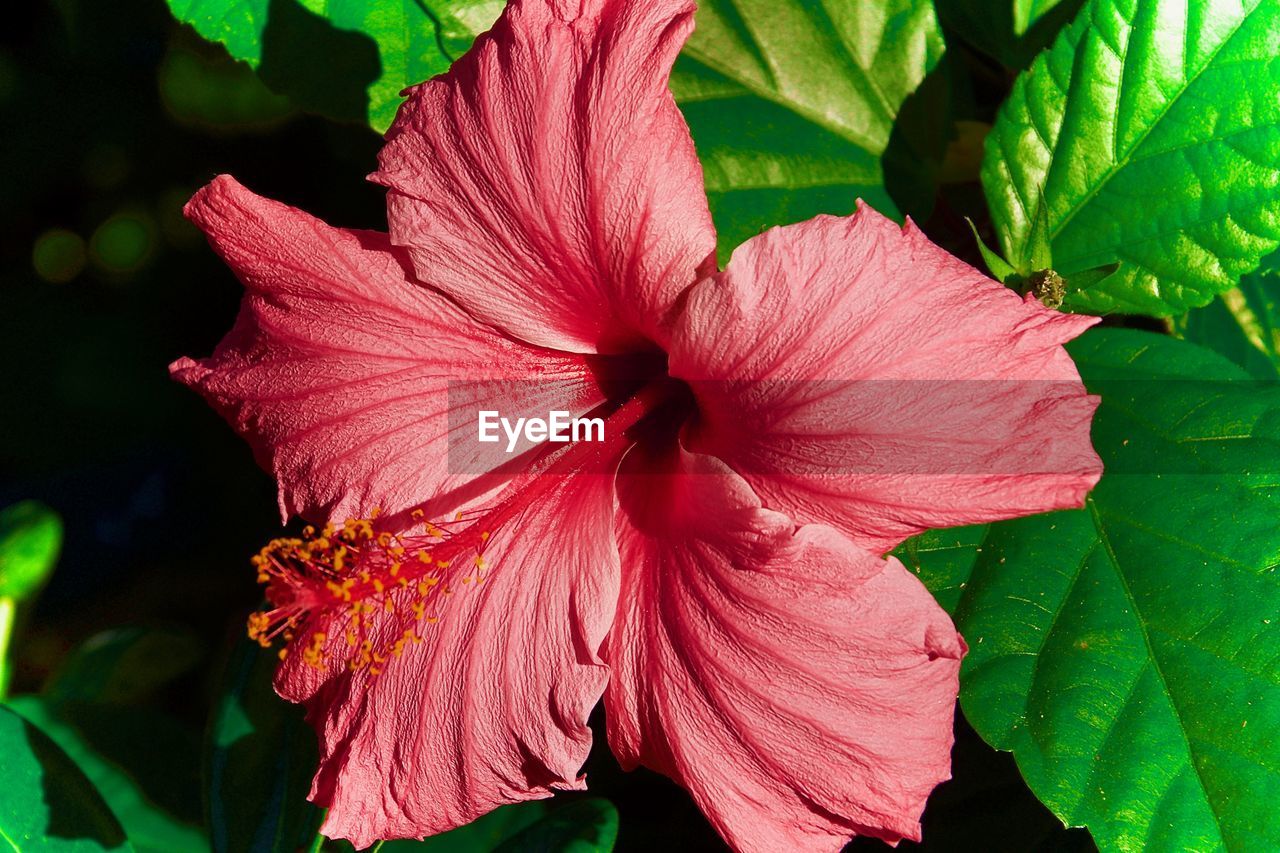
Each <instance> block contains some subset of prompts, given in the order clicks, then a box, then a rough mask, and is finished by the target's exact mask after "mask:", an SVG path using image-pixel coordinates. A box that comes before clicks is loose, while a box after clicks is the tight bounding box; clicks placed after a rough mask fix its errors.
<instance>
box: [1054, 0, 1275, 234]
mask: <svg viewBox="0 0 1280 853" xmlns="http://www.w3.org/2000/svg"><path fill="white" fill-rule="evenodd" d="M1261 3H1262V0H1256V2H1255V3H1254V5H1253V6H1252V7H1251V8H1250V9H1249V10H1248V11H1246V12H1245V13H1244V14H1243V15H1241V16H1240V21H1239V23H1238V24H1237V25H1236V26H1235V27H1233V28H1232V30H1231V32H1230V33H1229V34H1228V35H1227V36H1226V37H1225V38H1223V40H1222V42H1221V43H1220V44H1219V45H1218V46H1217V47H1216V48H1215V49H1214V50H1213V52H1212V53H1211V54H1209V56H1208V57H1206V59H1205V61H1204V64H1203V65H1202V66H1201V67H1200V68H1199V69H1198V70H1197V71H1196V72H1195V74H1194V75H1192V76H1191V77H1190V78H1188V79H1187V81H1186V83H1185V84H1184V85H1183V86H1182V87H1181V88H1180V89H1179V90H1178V92H1177V93H1176V94H1175V95H1174V96H1173V97H1172V98H1170V99H1169V102H1168V103H1167V104H1166V105H1165V106H1164V108H1163V109H1162V110H1160V112H1159V114H1158V115H1156V117H1155V118H1154V119H1153V120H1152V121H1151V123H1150V124H1149V125H1147V127H1146V128H1145V129H1144V130H1143V131H1142V133H1141V134H1140V135H1139V136H1138V138H1137V139H1136V140H1135V141H1134V143H1133V144H1132V145H1130V146H1129V148H1128V150H1127V151H1126V152H1125V155H1124V157H1123V158H1117V159H1116V162H1115V163H1113V164H1112V165H1111V166H1110V167H1109V168H1108V169H1107V170H1106V172H1105V173H1104V174H1103V176H1102V178H1101V179H1100V180H1099V181H1098V182H1097V184H1096V185H1095V186H1094V187H1093V188H1092V189H1090V190H1089V191H1088V192H1087V193H1085V194H1084V196H1082V197H1081V198H1080V200H1079V201H1078V202H1076V203H1075V204H1074V205H1072V206H1071V207H1070V208H1068V211H1067V214H1066V216H1064V217H1063V219H1062V220H1061V221H1060V222H1059V223H1058V224H1057V225H1055V226H1053V227H1051V228H1050V229H1049V238H1050V240H1053V239H1054V238H1056V237H1058V236H1059V235H1060V234H1061V233H1062V231H1063V230H1064V229H1065V228H1066V227H1067V225H1069V224H1070V223H1071V221H1072V220H1073V219H1075V217H1076V215H1077V214H1078V213H1079V212H1080V211H1081V210H1083V209H1084V208H1085V207H1087V206H1088V204H1089V202H1091V201H1092V200H1093V199H1094V198H1095V197H1096V196H1097V195H1098V193H1100V192H1101V191H1102V190H1103V189H1104V188H1105V187H1106V186H1107V184H1108V183H1109V182H1110V181H1111V179H1112V178H1114V177H1115V176H1116V174H1117V173H1119V172H1120V170H1121V169H1124V168H1127V167H1128V166H1129V165H1131V162H1130V159H1131V157H1132V155H1133V154H1134V152H1136V151H1137V150H1138V149H1140V148H1141V147H1142V144H1143V143H1144V142H1146V140H1147V137H1149V136H1150V135H1151V133H1152V132H1153V131H1154V130H1155V129H1156V127H1158V126H1159V125H1160V124H1161V122H1163V121H1164V120H1165V118H1166V117H1167V116H1168V114H1169V112H1170V111H1171V110H1173V108H1174V107H1175V106H1176V105H1177V104H1178V103H1179V102H1180V101H1181V100H1182V98H1183V97H1184V96H1185V95H1186V93H1187V91H1188V90H1189V89H1190V88H1191V87H1192V86H1193V85H1194V84H1195V83H1196V81H1197V80H1199V79H1200V77H1201V75H1203V74H1204V73H1205V72H1206V71H1207V70H1208V69H1209V68H1210V67H1211V66H1212V65H1213V63H1214V60H1216V59H1217V58H1218V54H1219V53H1221V52H1222V51H1223V50H1224V49H1225V48H1226V47H1227V45H1229V44H1230V43H1231V42H1232V41H1234V40H1235V38H1236V36H1237V35H1239V33H1240V30H1241V28H1243V27H1244V25H1245V24H1246V23H1248V21H1249V19H1250V18H1251V17H1253V14H1254V13H1255V12H1256V11H1257V10H1258V7H1259V6H1260V5H1261ZM1125 24H1126V25H1127V26H1128V27H1129V35H1130V37H1132V34H1133V30H1134V26H1133V22H1132V21H1125ZM1186 27H1187V25H1186V24H1184V26H1183V40H1184V41H1185V40H1186ZM1089 29H1092V22H1091V23H1090V27H1089ZM1099 40H1101V41H1104V42H1105V40H1104V39H1101V37H1100V36H1099ZM1076 47H1077V50H1078V49H1079V45H1077V46H1076ZM1124 52H1125V55H1124V56H1121V57H1119V59H1120V65H1121V68H1123V67H1124V64H1125V61H1126V59H1127V58H1128V54H1129V42H1128V41H1126V42H1125V51H1124ZM1046 61H1047V59H1046ZM1122 79H1123V77H1122ZM1074 82H1075V78H1074V77H1073V78H1072V83H1074ZM1118 93H1119V87H1118V86H1117V94H1118ZM1119 106H1120V105H1119V103H1118V98H1117V104H1116V109H1117V110H1119ZM1065 118H1066V112H1065V107H1064V111H1063V120H1064V121H1065ZM1050 153H1051V155H1052V154H1053V153H1056V152H1055V151H1053V150H1051V152H1050ZM1057 163H1058V159H1057V158H1056V157H1054V159H1053V165H1052V166H1051V167H1050V168H1052V167H1053V166H1056V165H1057ZM1045 182H1046V183H1047V182H1048V172H1047V171H1046V173H1045ZM1037 204H1038V205H1042V204H1044V196H1043V194H1042V195H1041V196H1040V198H1039V201H1038V202H1037Z"/></svg>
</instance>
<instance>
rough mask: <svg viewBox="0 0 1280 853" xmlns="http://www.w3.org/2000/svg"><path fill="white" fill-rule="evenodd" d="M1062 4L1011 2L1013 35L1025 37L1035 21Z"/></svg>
mask: <svg viewBox="0 0 1280 853" xmlns="http://www.w3.org/2000/svg"><path fill="white" fill-rule="evenodd" d="M1062 3H1063V0H1013V32H1014V35H1019V36H1020V35H1025V34H1026V32H1027V30H1029V29H1031V27H1032V25H1033V24H1035V23H1036V21H1038V20H1040V19H1041V18H1043V17H1044V16H1045V15H1047V14H1049V13H1050V12H1052V11H1053V10H1054V9H1055V8H1056V7H1057V6H1059V5H1062Z"/></svg>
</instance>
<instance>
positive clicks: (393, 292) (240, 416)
mask: <svg viewBox="0 0 1280 853" xmlns="http://www.w3.org/2000/svg"><path fill="white" fill-rule="evenodd" d="M187 215H188V216H189V217H190V218H191V220H192V221H193V222H195V223H196V225H198V226H199V227H200V228H201V229H202V230H203V231H204V232H205V233H206V234H207V235H208V237H209V240H210V242H211V243H212V244H213V247H214V249H216V250H217V252H218V253H219V254H220V255H221V256H222V257H223V259H224V260H225V261H226V262H227V264H228V265H229V266H230V267H231V268H232V270H234V271H235V273H236V275H237V276H238V277H239V278H240V280H241V281H242V282H243V283H244V285H245V288H246V293H245V297H244V302H243V303H242V305H241V309H240V315H239V317H238V318H237V320H236V324H235V327H234V328H233V329H232V330H231V332H230V333H229V334H228V335H227V337H226V338H225V339H224V340H223V341H222V342H221V343H220V344H219V345H218V347H217V349H216V350H215V351H214V354H213V355H212V356H211V357H209V358H206V359H201V360H199V361H195V360H192V359H190V358H182V359H179V360H178V361H176V362H174V364H173V365H172V366H171V367H170V370H171V372H172V374H173V375H174V377H175V378H177V379H178V380H180V381H182V382H184V383H186V384H187V385H190V386H192V387H193V388H195V389H196V390H197V391H199V392H200V393H201V394H203V395H204V396H205V397H206V398H207V399H208V400H209V402H210V403H211V404H212V405H213V406H214V407H215V408H216V409H217V410H218V411H219V412H220V413H221V414H222V415H223V416H224V417H225V418H226V419H227V420H228V421H229V422H230V423H231V424H232V426H234V427H235V428H236V430H237V431H238V432H239V433H240V434H241V435H242V436H243V437H244V438H245V439H246V440H248V442H249V443H250V444H251V445H252V447H253V450H254V453H255V456H256V457H257V459H258V461H259V463H260V464H261V465H262V466H263V467H264V468H266V469H267V470H269V471H271V472H272V473H273V474H274V475H275V476H276V478H277V480H278V481H279V489H280V511H281V514H282V516H286V517H287V516H288V515H290V514H298V515H304V516H307V517H309V518H312V519H315V520H324V519H326V518H346V517H349V516H360V515H364V514H367V513H369V512H370V511H371V510H372V509H373V508H374V507H375V506H378V507H380V508H381V509H382V510H384V511H386V512H397V511H400V510H403V509H406V508H409V507H413V506H417V505H419V504H421V503H422V502H424V501H427V500H428V499H429V498H441V497H442V496H444V495H445V494H446V493H449V492H458V493H459V494H461V492H462V491H464V487H469V488H472V489H475V488H476V487H477V486H478V484H479V482H480V475H481V474H483V473H485V472H488V471H490V470H492V469H493V468H495V467H496V466H498V465H499V464H501V463H502V462H503V461H505V459H506V458H507V457H506V456H505V454H504V453H503V452H502V451H501V450H499V449H496V448H497V445H485V447H484V449H485V450H486V451H488V450H489V448H491V447H493V448H495V449H494V450H493V451H492V455H491V454H489V453H487V452H486V453H484V454H480V453H479V450H480V445H479V444H478V443H477V441H476V430H477V423H476V417H477V415H476V412H477V410H478V409H481V408H493V409H500V410H501V411H502V413H503V414H504V415H508V416H510V417H512V418H514V417H517V416H519V415H521V414H525V413H528V412H535V411H536V412H541V413H542V415H543V416H544V417H545V415H546V413H547V412H548V411H551V410H552V409H563V410H566V411H572V412H574V413H581V412H583V411H585V410H587V409H589V408H591V407H592V406H595V405H597V404H598V403H599V402H600V401H601V400H602V399H603V398H602V396H601V394H600V390H599V387H598V383H597V382H596V381H595V379H594V377H593V374H592V371H591V369H590V366H589V365H588V364H587V363H586V362H585V361H584V360H583V358H581V357H580V356H576V355H571V354H565V353H551V352H547V351H543V350H538V349H535V348H532V347H528V346H526V345H524V344H521V343H518V342H515V341H513V340H511V339H509V338H507V337H506V336H504V335H502V334H501V333H499V332H497V331H495V330H493V329H492V328H490V327H488V326H485V325H484V324H482V323H478V322H476V321H475V320H473V319H472V318H471V317H469V316H468V315H467V314H466V313H465V312H464V311H462V310H461V309H459V308H458V307H457V306H455V305H453V304H452V303H451V302H450V301H449V300H448V299H446V298H445V297H443V296H441V295H440V294H439V293H435V292H433V291H431V290H429V289H428V288H425V287H423V286H421V285H419V284H416V283H413V282H412V281H411V280H410V279H409V278H408V277H407V273H406V271H405V267H404V265H403V264H404V263H405V260H404V258H403V255H402V254H401V253H400V252H399V251H398V250H395V249H393V248H392V247H391V246H390V244H389V242H388V241H387V238H386V236H385V235H383V234H377V233H374V232H368V231H352V230H347V229H340V228H332V227H330V226H328V225H326V224H325V223H323V222H321V221H319V220H318V219H315V218H314V217H311V216H309V215H307V214H306V213H303V212H302V211H300V210H297V209H295V208H292V207H289V206H287V205H283V204H280V203H278V202H274V201H270V200H268V199H265V198H262V197H260V196H257V195H254V194H253V193H251V192H249V191H248V190H247V189H245V188H244V187H242V186H241V185H240V184H238V183H236V181H235V180H234V179H232V178H230V177H228V176H225V175H224V176H221V177H219V178H217V179H216V180H214V181H213V182H212V183H211V184H209V185H208V186H207V187H205V188H204V189H202V190H200V191H199V192H198V193H196V195H195V197H194V198H192V200H191V202H190V203H189V204H188V205H187ZM484 488H486V489H487V488H489V486H487V485H486V486H485V487H484ZM444 508H446V509H447V508H450V507H449V506H445V507H444Z"/></svg>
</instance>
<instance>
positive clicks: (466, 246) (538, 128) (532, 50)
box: [372, 0, 715, 352]
mask: <svg viewBox="0 0 1280 853" xmlns="http://www.w3.org/2000/svg"><path fill="white" fill-rule="evenodd" d="M693 10H694V4H693V2H691V0H512V2H510V3H508V4H507V7H506V10H505V11H504V12H503V14H502V16H501V17H500V18H499V19H498V22H497V23H496V24H495V25H494V27H493V29H492V30H491V31H490V32H489V33H487V34H485V35H483V36H481V37H480V38H478V39H477V40H476V42H475V45H474V46H473V47H472V48H471V50H470V51H468V52H467V54H466V55H465V56H463V57H462V58H461V59H459V60H458V61H457V62H456V63H454V65H453V67H452V68H451V69H450V71H449V72H448V73H447V74H445V75H443V76H441V77H438V78H436V79H434V80H431V81H428V82H426V83H423V84H421V85H420V86H418V87H416V88H414V89H412V90H410V94H409V99H408V101H407V102H406V103H405V105H404V106H403V107H402V108H401V110H400V114H399V116H398V117H397V118H396V121H395V124H394V125H393V126H392V128H391V130H390V131H389V133H388V135H387V138H388V143H387V145H386V147H385V148H384V149H383V151H382V154H381V156H380V157H379V164H380V167H381V168H380V171H378V172H377V173H375V174H374V175H373V176H372V179H373V180H375V181H377V182H379V183H382V184H385V185H386V186H387V187H389V188H390V189H391V192H390V193H389V194H388V199H387V211H388V214H387V215H388V220H389V221H390V224H391V239H392V241H393V242H395V243H396V244H399V245H404V246H406V247H408V248H409V254H410V257H411V258H412V259H413V266H414V269H415V271H416V273H417V276H418V278H420V279H421V280H422V281H425V282H427V283H429V284H431V285H433V286H435V287H438V288H440V289H441V290H443V291H444V292H445V293H448V294H449V295H450V296H452V297H454V298H455V299H456V300H457V301H458V302H459V303H460V304H461V305H463V306H464V307H465V308H467V309H468V310H469V311H471V313H473V314H474V315H475V316H477V317H480V318H481V319H484V320H486V321H488V322H491V323H493V324H494V325H497V326H499V327H501V328H503V329H505V330H507V331H508V332H510V333H511V334H513V335H515V336H517V337H520V338H523V339H524V340H527V341H530V342H533V343H536V344H541V345H544V346H549V347H554V348H556V349H562V350H570V351H580V352H595V351H599V352H617V351H623V350H627V349H632V348H635V347H636V346H637V344H639V343H642V342H643V341H644V340H645V339H648V340H649V341H657V342H659V343H660V342H661V341H662V336H663V332H662V329H661V320H662V318H663V317H664V316H665V315H666V314H667V313H668V311H669V309H670V307H671V305H672V303H673V302H674V300H675V299H676V297H677V296H678V295H679V293H680V292H681V291H682V290H684V289H685V288H686V287H687V286H688V285H689V284H691V283H692V282H693V281H694V280H695V278H696V276H697V270H698V267H699V265H701V264H704V263H705V262H707V261H708V259H709V257H710V256H711V254H712V252H713V251H714V249H715V231H714V228H713V226H712V224H711V216H710V213H709V212H708V209H707V200H706V194H705V192H704V191H703V183H702V168H701V166H700V165H699V163H698V159H697V157H696V156H695V154H694V149H693V142H692V140H691V139H690V137H689V131H688V128H687V126H686V125H685V123H684V119H683V117H682V116H681V115H680V112H679V110H678V109H677V108H676V105H675V102H674V100H673V99H672V97H671V94H670V92H669V91H668V90H667V76H668V74H669V73H670V69H671V64H672V62H674V60H675V57H676V54H677V53H678V52H679V50H680V47H681V45H683V44H684V41H685V39H686V38H687V37H688V35H689V32H690V31H691V30H692V29H693V17H692V16H693ZM711 260H712V263H713V262H714V259H713V258H711ZM713 268H714V266H712V269H713Z"/></svg>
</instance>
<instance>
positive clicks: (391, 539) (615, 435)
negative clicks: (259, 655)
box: [248, 359, 692, 675]
mask: <svg viewBox="0 0 1280 853" xmlns="http://www.w3.org/2000/svg"><path fill="white" fill-rule="evenodd" d="M637 367H638V366H637V364H636V363H635V362H632V363H629V364H625V365H623V364H617V363H614V364H605V365H602V366H601V372H600V381H601V387H602V388H605V389H606V394H608V396H609V400H608V401H607V402H606V403H604V404H602V405H601V406H599V407H598V408H597V409H596V410H594V411H593V412H592V414H593V415H595V416H598V417H602V418H604V419H605V422H606V428H605V437H604V440H603V441H599V442H578V443H572V444H567V445H543V446H541V447H539V448H537V449H536V450H535V451H533V452H532V458H531V459H530V460H529V461H528V464H527V466H526V467H525V469H524V470H523V471H522V472H521V473H519V474H518V475H517V476H516V477H515V478H514V479H513V480H512V481H511V482H509V483H508V484H507V485H506V486H505V487H504V488H503V490H502V491H501V492H500V493H499V495H498V496H497V498H496V499H495V500H493V501H492V502H489V503H487V504H486V505H485V506H484V507H483V508H481V509H475V510H470V511H466V512H458V513H455V514H454V516H453V517H452V518H450V519H447V520H442V519H430V518H428V517H427V515H426V513H425V511H424V510H423V509H422V508H415V509H412V510H408V511H406V512H403V513H398V514H396V515H395V516H385V515H382V514H381V513H380V512H379V511H378V510H377V509H375V510H374V511H373V512H371V513H370V516H369V517H368V518H354V519H348V520H346V521H345V522H343V523H342V524H328V525H325V526H324V527H323V528H321V529H317V528H315V527H311V526H308V527H306V528H304V529H303V531H302V535H301V536H299V537H282V538H279V539H274V540H272V541H271V542H270V543H268V544H267V545H266V546H265V547H264V548H263V549H262V550H261V551H260V552H259V553H258V554H257V555H256V556H255V557H254V558H253V565H254V566H255V567H256V568H257V571H258V581H259V582H260V583H262V584H264V585H265V586H266V596H267V601H268V602H269V605H270V606H269V607H268V609H266V610H263V611H259V612H256V613H254V614H253V615H252V616H250V617H249V624H248V630H249V636H250V637H251V638H253V639H255V640H257V641H258V642H259V643H260V644H261V645H262V646H264V647H268V646H270V645H272V644H273V643H274V642H275V641H276V640H277V639H283V640H284V642H285V643H286V644H287V645H286V647H284V648H281V650H280V657H281V658H282V659H283V658H284V657H286V656H287V655H288V654H291V653H294V652H297V653H300V654H301V655H302V656H303V660H304V662H305V663H307V664H309V665H311V666H314V667H316V668H319V669H323V668H324V667H325V662H326V660H328V659H329V657H330V656H331V655H332V653H333V649H334V648H335V647H336V648H339V649H344V648H345V650H346V655H345V657H346V660H347V663H348V666H349V667H350V668H351V669H353V670H360V669H367V670H368V671H369V672H370V674H372V675H378V674H380V673H381V671H382V668H383V666H384V665H385V663H386V662H387V661H388V660H390V659H392V658H395V657H399V656H400V654H401V653H402V652H403V651H404V649H405V647H406V646H407V645H408V644H409V643H416V642H421V640H422V636H421V634H420V633H419V631H420V630H421V629H422V628H423V627H424V626H429V625H431V624H434V623H435V622H436V621H437V618H438V614H439V611H440V609H441V605H442V603H443V601H444V598H443V597H446V596H450V595H453V594H455V593H456V592H457V591H459V590H463V589H466V588H468V587H470V586H478V585H479V584H481V583H483V582H484V581H485V579H486V577H488V574H489V571H490V569H491V568H492V566H491V563H490V560H489V558H490V556H491V555H489V554H487V553H486V551H487V545H488V543H489V541H490V538H491V536H492V534H493V532H494V531H496V530H498V529H500V528H501V527H502V526H504V525H505V524H507V523H509V522H512V521H513V520H515V519H517V518H518V517H519V516H520V515H521V514H522V513H523V512H524V511H525V510H526V509H527V508H528V507H530V506H532V505H533V504H534V503H536V502H537V501H538V500H539V499H540V498H542V497H544V496H545V495H546V493H547V491H548V490H549V489H551V488H552V487H554V485H555V484H556V483H557V481H559V479H560V477H562V476H566V475H572V474H574V473H581V472H587V471H595V472H598V473H605V472H606V471H611V470H612V469H613V468H615V467H616V466H617V464H618V462H619V461H620V460H621V458H622V456H623V454H624V453H625V452H626V450H627V449H628V448H629V447H631V446H632V445H633V444H635V443H636V442H637V441H639V440H643V439H644V438H645V437H647V436H649V435H651V434H652V433H654V432H655V431H661V432H663V433H664V434H666V433H668V431H669V430H671V429H673V428H678V425H679V424H680V423H681V422H683V420H684V418H685V417H686V416H687V415H688V412H689V411H690V406H691V401H692V397H691V395H690V394H689V392H688V389H687V387H686V386H685V385H684V384H683V383H681V382H678V381H676V380H673V379H670V378H669V377H667V376H666V373H665V359H663V361H662V364H661V368H662V369H661V370H652V366H651V365H648V364H641V365H639V367H640V368H643V370H644V372H642V371H641V370H639V369H637ZM650 371H651V372H650ZM378 614H393V615H397V616H398V618H394V619H392V620H390V622H392V623H394V624H396V625H403V624H406V623H408V624H409V625H410V627H409V628H407V629H405V630H404V631H403V632H401V633H398V634H397V633H392V634H390V635H389V634H388V632H387V630H386V624H387V622H388V620H387V619H386V618H385V617H382V618H378V619H375V616H377V615H378ZM410 617H411V618H410ZM339 635H340V636H341V638H342V643H341V644H337V643H335V642H334V640H335V638H336V637H338V636H339Z"/></svg>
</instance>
